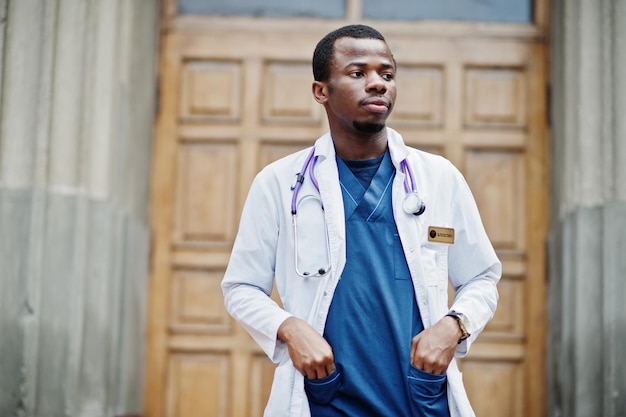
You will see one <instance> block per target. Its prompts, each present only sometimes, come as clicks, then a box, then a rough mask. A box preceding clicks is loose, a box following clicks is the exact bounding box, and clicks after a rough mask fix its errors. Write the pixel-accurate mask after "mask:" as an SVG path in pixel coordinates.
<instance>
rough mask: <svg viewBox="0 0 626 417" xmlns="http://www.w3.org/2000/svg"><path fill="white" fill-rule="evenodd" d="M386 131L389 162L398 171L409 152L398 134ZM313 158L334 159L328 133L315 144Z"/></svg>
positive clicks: (388, 128)
mask: <svg viewBox="0 0 626 417" xmlns="http://www.w3.org/2000/svg"><path fill="white" fill-rule="evenodd" d="M386 129H387V147H388V148H389V154H390V156H391V161H392V162H393V165H394V166H395V167H396V169H398V168H399V167H400V162H402V161H404V160H405V159H406V158H407V157H408V156H409V150H408V149H407V147H406V145H405V144H404V140H403V139H402V136H401V135H400V134H399V133H398V132H396V131H395V130H393V129H392V128H390V127H387V128H386ZM315 156H318V157H321V159H334V158H335V145H334V143H333V139H332V136H331V134H330V132H327V133H325V134H324V135H322V136H321V137H320V138H319V139H318V140H317V141H316V142H315Z"/></svg>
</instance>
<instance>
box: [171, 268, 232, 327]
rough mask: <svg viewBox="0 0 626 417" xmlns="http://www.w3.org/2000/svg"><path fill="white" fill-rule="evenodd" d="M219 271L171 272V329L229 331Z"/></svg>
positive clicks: (222, 274) (221, 275) (221, 273)
mask: <svg viewBox="0 0 626 417" xmlns="http://www.w3.org/2000/svg"><path fill="white" fill-rule="evenodd" d="M223 276H224V273H223V272H222V271H217V272H216V271H205V270H177V271H174V273H173V274H172V281H171V283H172V288H171V292H170V324H169V328H170V330H171V331H172V332H192V333H199V332H205V333H228V332H229V331H230V330H231V328H232V327H231V322H232V319H231V317H230V316H229V315H228V313H227V312H226V309H225V308H224V300H223V298H222V295H221V288H220V283H221V281H222V277H223Z"/></svg>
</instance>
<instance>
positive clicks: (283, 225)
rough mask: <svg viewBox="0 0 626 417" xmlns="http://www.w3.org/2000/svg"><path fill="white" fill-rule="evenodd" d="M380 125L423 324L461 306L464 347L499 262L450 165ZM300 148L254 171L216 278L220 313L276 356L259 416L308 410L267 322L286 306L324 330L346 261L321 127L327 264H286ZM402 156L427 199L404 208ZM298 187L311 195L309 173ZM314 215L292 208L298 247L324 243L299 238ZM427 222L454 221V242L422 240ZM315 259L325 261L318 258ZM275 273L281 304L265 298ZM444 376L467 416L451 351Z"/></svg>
mask: <svg viewBox="0 0 626 417" xmlns="http://www.w3.org/2000/svg"><path fill="white" fill-rule="evenodd" d="M387 133H388V146H389V151H390V154H391V159H392V161H393V164H394V166H395V167H396V176H395V179H394V182H393V191H392V200H393V213H394V217H395V219H396V224H397V229H398V232H399V234H400V239H401V241H402V246H403V249H404V254H405V256H406V260H407V263H408V266H409V270H410V272H411V276H412V280H413V286H414V289H415V297H416V299H417V302H418V306H419V310H420V314H421V318H422V321H423V324H424V327H425V328H427V327H430V326H431V325H433V324H434V323H436V322H437V321H438V320H439V319H441V318H442V317H443V316H444V315H445V314H446V313H447V312H448V310H449V309H454V310H456V311H460V312H463V313H464V315H465V317H466V318H468V319H469V322H470V328H469V329H468V330H469V332H470V333H471V337H470V338H469V339H468V340H466V341H464V342H462V343H461V344H459V346H458V348H457V353H456V356H464V355H465V354H466V353H467V351H468V349H469V347H470V345H471V343H472V342H473V341H474V340H475V338H476V336H478V334H479V333H480V332H481V331H482V329H483V328H484V326H485V324H486V323H487V322H488V321H489V320H490V319H491V318H492V317H493V314H494V312H495V309H496V304H497V300H498V292H497V288H496V284H497V283H498V281H499V279H500V275H501V264H500V262H499V261H498V258H497V257H496V254H495V252H494V250H493V247H492V246H491V243H490V242H489V239H488V238H487V235H486V233H485V230H484V228H483V225H482V222H481V220H480V217H479V213H478V209H477V207H476V204H475V202H474V199H473V197H472V195H471V192H470V190H469V187H468V186H467V184H466V182H465V180H464V179H463V177H462V175H461V174H460V173H459V171H458V170H457V169H456V168H454V167H453V166H452V164H451V163H450V162H448V161H447V160H446V159H444V158H442V157H439V156H435V155H431V154H428V153H425V152H422V151H418V150H416V149H412V148H409V147H407V146H405V145H404V142H403V140H402V137H401V136H400V135H399V134H398V133H397V132H395V131H394V130H392V129H390V128H387ZM309 151H310V148H309V149H306V150H303V151H301V152H297V153H295V154H293V155H290V156H287V157H285V158H283V159H281V160H279V161H276V162H274V163H272V164H270V165H268V166H267V167H266V168H265V169H263V170H262V171H261V172H260V173H259V174H258V175H257V177H256V178H255V179H254V182H253V184H252V187H251V188H250V192H249V195H248V198H247V200H246V203H245V206H244V209H243V214H242V217H241V224H240V228H239V232H238V234H237V238H236V240H235V244H234V247H233V251H232V255H231V258H230V262H229V265H228V268H227V270H226V274H225V277H224V280H223V282H222V289H223V292H224V298H225V305H226V308H227V310H228V311H229V313H230V314H231V315H232V316H233V317H234V318H235V319H236V320H237V321H238V322H239V323H240V324H241V325H242V326H243V327H244V328H245V329H246V330H247V331H248V332H249V333H250V335H251V336H252V337H253V338H254V340H255V341H256V342H257V343H258V344H259V345H260V346H261V348H262V349H263V350H264V351H265V353H266V354H267V355H268V357H269V358H270V359H271V360H272V361H274V362H275V363H278V367H277V369H276V372H275V376H274V382H273V385H272V391H271V394H270V398H269V402H268V404H267V408H266V410H265V416H267V417H288V416H289V417H308V416H310V412H309V406H308V402H307V397H306V394H305V392H304V382H303V376H302V375H301V374H300V373H299V372H298V371H297V370H296V369H295V368H294V367H293V364H292V362H291V359H290V358H289V353H288V351H287V346H286V345H285V344H284V343H283V342H281V341H279V340H277V338H276V332H277V330H278V327H279V326H280V325H281V323H282V322H283V321H284V320H285V319H287V318H288V317H290V316H292V315H293V316H296V317H298V318H301V319H303V320H306V321H307V322H308V323H309V324H310V325H311V326H313V328H315V329H316V330H317V331H318V332H319V333H320V334H323V331H324V324H325V322H326V316H327V314H328V310H329V307H330V303H331V300H332V298H333V292H334V290H335V287H336V285H337V282H338V280H339V279H340V277H341V272H342V270H343V267H344V265H345V262H346V248H345V241H346V239H345V227H344V225H345V224H344V223H345V221H344V209H343V200H342V195H341V189H340V185H339V181H338V171H337V164H336V161H335V149H334V146H333V142H332V139H331V136H330V134H329V133H327V134H325V135H324V136H322V137H320V138H319V139H318V140H317V141H316V143H315V155H317V156H318V160H317V164H316V165H315V176H316V178H317V180H318V183H319V188H320V193H319V195H321V198H322V200H323V203H324V209H325V220H326V226H327V228H328V239H329V246H330V263H331V270H330V273H328V274H326V276H324V277H321V278H306V279H305V278H302V277H300V276H298V275H296V273H295V269H294V259H293V258H294V253H293V247H294V242H293V231H292V218H291V209H290V207H291V198H292V192H291V186H292V184H293V182H294V177H295V174H296V173H297V172H299V171H300V170H301V168H302V165H303V163H304V160H305V159H306V156H307V155H308V154H309ZM407 157H408V158H409V162H410V167H411V169H412V171H413V173H414V177H415V180H416V183H417V188H418V190H419V191H420V193H421V195H422V197H423V199H424V201H425V203H426V206H427V208H426V211H425V212H424V214H422V215H421V216H414V215H411V214H406V213H405V212H404V210H403V208H402V202H403V200H404V197H405V195H406V192H405V190H404V185H403V181H404V174H403V173H402V172H401V171H400V169H399V167H400V162H401V161H402V160H403V159H405V158H407ZM300 195H301V196H302V197H303V196H305V195H314V196H318V193H317V191H316V190H315V188H314V187H313V185H312V183H311V181H310V179H309V176H308V174H307V175H306V179H305V181H304V184H303V186H302V188H301V191H300ZM302 197H299V199H301V198H302ZM320 213H321V211H320ZM323 219H324V217H323V216H322V215H321V214H320V215H319V216H304V215H300V216H299V217H298V240H299V242H300V250H299V252H300V254H301V257H304V255H305V254H306V253H307V251H308V250H309V248H320V247H325V242H324V241H323V239H322V238H320V233H311V235H315V237H316V239H314V240H315V241H313V239H310V240H311V241H307V229H309V230H313V229H315V230H318V231H319V230H323V227H324V225H323V223H322V222H323V221H324V220H323ZM429 226H437V227H449V228H454V230H455V242H454V244H452V245H448V244H443V243H435V242H429V241H428V237H427V230H428V227H429ZM311 252H315V251H314V250H313V249H311ZM319 263H320V264H325V263H326V258H324V259H321V260H319ZM448 280H449V282H450V283H451V285H452V287H453V288H454V289H455V291H456V294H455V298H454V302H453V304H452V306H448V294H447V292H448ZM274 281H275V283H276V288H277V290H278V292H279V294H280V299H281V303H282V305H283V307H284V309H283V308H281V307H280V306H279V305H277V304H276V303H275V302H274V301H272V299H270V298H269V294H270V293H271V292H272V287H273V283H274ZM447 376H448V400H449V405H450V412H451V416H452V417H470V416H474V412H473V411H472V408H471V406H470V404H469V401H468V398H467V395H466V393H465V389H464V387H463V382H462V379H461V373H460V371H459V369H458V367H457V364H456V361H454V360H453V361H452V363H451V364H450V366H449V368H448V371H447Z"/></svg>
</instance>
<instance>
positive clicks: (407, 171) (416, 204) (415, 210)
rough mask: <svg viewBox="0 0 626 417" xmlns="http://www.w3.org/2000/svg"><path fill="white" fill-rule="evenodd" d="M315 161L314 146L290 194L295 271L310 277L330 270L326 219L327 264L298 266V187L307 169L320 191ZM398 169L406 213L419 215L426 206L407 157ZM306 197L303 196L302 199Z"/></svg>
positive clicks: (302, 181) (300, 185)
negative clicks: (310, 268)
mask: <svg viewBox="0 0 626 417" xmlns="http://www.w3.org/2000/svg"><path fill="white" fill-rule="evenodd" d="M316 162H317V156H315V147H313V148H312V149H311V152H309V154H308V155H307V157H306V160H305V161H304V165H303V166H302V170H300V172H298V173H297V174H296V178H295V182H294V184H293V185H292V186H291V190H292V196H291V224H292V226H293V235H294V251H293V252H294V267H295V270H296V273H297V274H298V275H299V276H301V277H303V278H311V277H321V276H324V275H326V274H327V273H328V271H329V270H330V241H329V236H328V229H327V225H326V221H324V229H325V232H326V233H325V234H326V254H327V256H328V257H327V265H326V266H325V267H322V268H319V269H318V270H317V271H316V272H307V271H300V269H299V268H298V225H297V223H298V221H297V217H298V216H297V212H298V195H299V194H300V188H301V187H302V184H303V183H304V178H305V174H306V173H307V170H308V176H309V178H310V179H311V183H312V184H313V186H314V187H315V189H316V190H317V192H318V194H319V193H320V187H319V184H318V182H317V178H315V169H314V168H315V163H316ZM400 171H401V172H402V173H403V174H404V181H403V184H404V191H405V192H406V194H407V196H406V198H405V202H408V203H409V204H408V207H405V211H406V212H407V214H413V215H415V216H419V215H421V214H422V213H424V210H426V206H425V205H424V202H423V200H422V199H421V197H419V193H418V191H417V187H416V185H415V178H414V177H413V172H412V171H411V167H410V166H409V162H408V158H405V159H403V160H402V161H400ZM307 197H311V196H305V197H303V200H304V199H306V198H307ZM319 201H320V204H321V207H322V211H324V203H323V202H322V199H321V195H320V197H319Z"/></svg>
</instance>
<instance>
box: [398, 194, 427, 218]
mask: <svg viewBox="0 0 626 417" xmlns="http://www.w3.org/2000/svg"><path fill="white" fill-rule="evenodd" d="M402 208H403V209H404V212H405V213H406V214H413V215H415V216H419V215H420V214H422V213H424V211H425V210H426V205H425V204H424V200H422V198H421V197H420V195H419V193H418V192H416V191H412V192H410V193H408V194H407V195H406V197H404V201H403V202H402Z"/></svg>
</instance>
